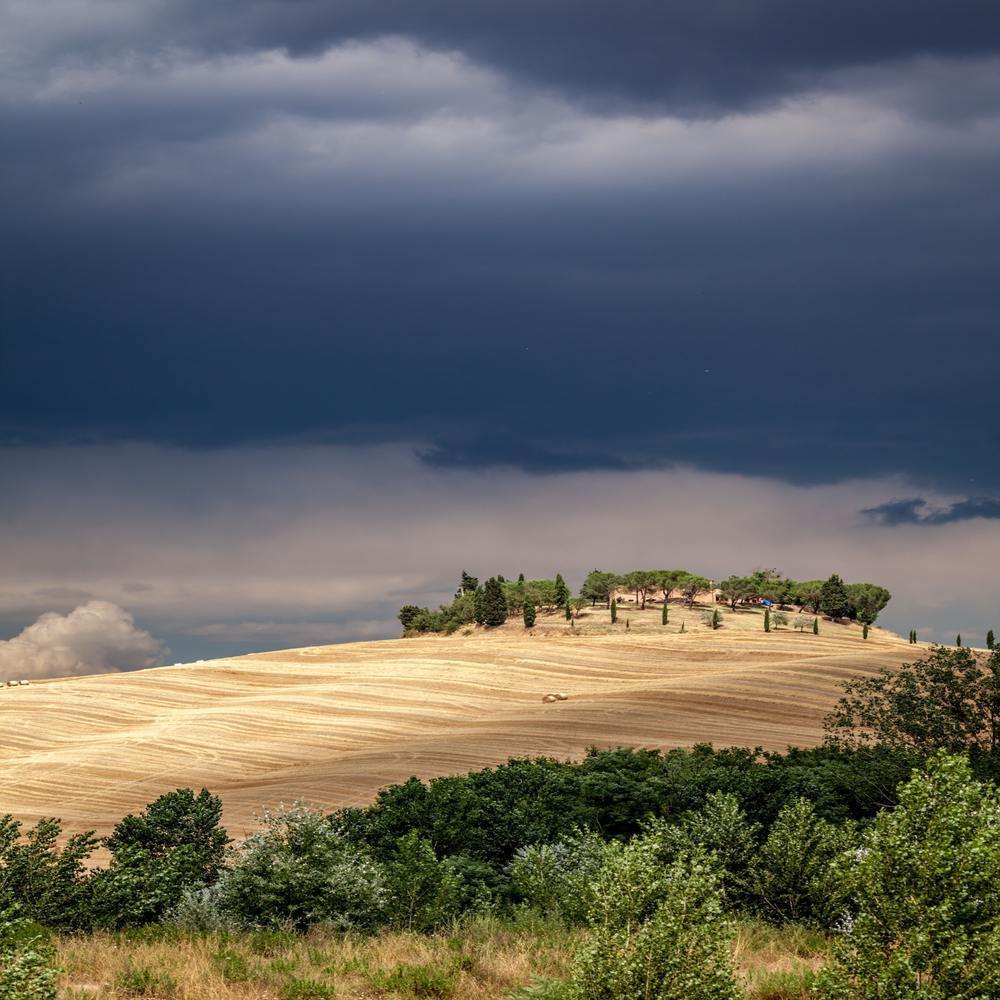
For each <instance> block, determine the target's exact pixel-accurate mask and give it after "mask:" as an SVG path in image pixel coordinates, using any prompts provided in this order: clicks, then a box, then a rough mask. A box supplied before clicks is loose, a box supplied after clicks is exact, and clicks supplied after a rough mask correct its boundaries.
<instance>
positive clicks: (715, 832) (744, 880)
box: [647, 792, 761, 906]
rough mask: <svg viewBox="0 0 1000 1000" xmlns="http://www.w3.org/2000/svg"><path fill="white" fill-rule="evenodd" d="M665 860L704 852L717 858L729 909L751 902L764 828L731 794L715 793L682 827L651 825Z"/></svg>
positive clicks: (651, 833)
mask: <svg viewBox="0 0 1000 1000" xmlns="http://www.w3.org/2000/svg"><path fill="white" fill-rule="evenodd" d="M647 830H648V832H649V835H650V836H652V837H655V838H656V839H657V841H658V843H659V845H660V849H661V852H662V854H663V856H664V857H665V858H675V857H677V856H678V855H680V854H683V853H685V852H687V853H690V852H692V851H693V850H695V849H701V850H702V851H704V852H706V853H708V854H709V855H711V856H712V857H713V859H714V860H715V862H716V866H717V869H718V871H717V874H718V876H719V884H720V889H721V890H722V892H723V894H724V896H725V899H726V902H727V904H728V905H729V906H738V905H741V904H742V903H745V902H746V901H747V899H748V874H749V870H750V867H751V864H752V863H753V860H754V857H755V856H756V853H757V849H758V847H757V845H758V840H759V838H760V831H761V825H760V824H759V823H751V822H750V821H749V820H748V819H747V815H746V813H745V812H744V811H743V808H742V807H741V806H740V802H739V799H737V798H736V796H735V795H733V794H732V793H730V792H711V793H710V794H709V795H708V797H707V798H706V800H705V804H704V806H703V807H702V808H701V809H700V810H698V811H696V812H689V813H687V814H685V815H684V816H683V817H682V818H681V821H680V823H678V824H676V825H672V824H668V823H666V822H664V821H662V820H660V821H653V822H652V823H650V824H648V826H647Z"/></svg>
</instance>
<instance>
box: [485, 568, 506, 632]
mask: <svg viewBox="0 0 1000 1000" xmlns="http://www.w3.org/2000/svg"><path fill="white" fill-rule="evenodd" d="M483 599H484V606H485V616H484V620H483V624H484V625H488V626H495V625H503V623H504V622H505V621H506V620H507V598H506V597H504V593H503V585H502V584H501V583H500V581H499V580H498V579H497V578H496V577H495V576H491V577H490V578H489V579H488V580H487V581H486V586H485V587H484V588H483Z"/></svg>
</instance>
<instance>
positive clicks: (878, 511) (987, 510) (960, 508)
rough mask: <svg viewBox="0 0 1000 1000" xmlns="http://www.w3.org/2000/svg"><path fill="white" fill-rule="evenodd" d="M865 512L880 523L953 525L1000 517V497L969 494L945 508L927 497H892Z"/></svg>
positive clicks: (864, 512)
mask: <svg viewBox="0 0 1000 1000" xmlns="http://www.w3.org/2000/svg"><path fill="white" fill-rule="evenodd" d="M862 513H863V514H865V515H867V516H868V517H869V518H870V519H871V520H873V521H876V522H878V523H879V524H886V525H896V524H925V525H938V524H953V523H954V522H956V521H971V520H975V519H977V518H982V519H984V520H997V519H998V518H1000V500H997V499H996V498H994V497H969V498H968V499H966V500H958V501H956V502H955V503H952V504H948V505H947V506H945V507H932V506H931V505H930V504H929V503H928V502H927V501H926V500H925V499H924V498H923V497H911V498H909V499H906V500H890V501H888V502H887V503H883V504H879V505H878V506H877V507H866V508H865V509H864V510H863V511H862Z"/></svg>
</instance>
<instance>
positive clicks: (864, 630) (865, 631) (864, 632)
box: [861, 622, 868, 639]
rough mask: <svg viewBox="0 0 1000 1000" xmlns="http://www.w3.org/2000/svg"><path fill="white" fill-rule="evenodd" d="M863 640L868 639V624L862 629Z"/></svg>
mask: <svg viewBox="0 0 1000 1000" xmlns="http://www.w3.org/2000/svg"><path fill="white" fill-rule="evenodd" d="M861 638H862V639H867V638H868V622H865V623H864V625H863V626H862V627H861Z"/></svg>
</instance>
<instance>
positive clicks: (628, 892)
mask: <svg viewBox="0 0 1000 1000" xmlns="http://www.w3.org/2000/svg"><path fill="white" fill-rule="evenodd" d="M658 847H659V845H658V842H657V840H656V838H652V837H640V838H637V839H636V840H633V841H632V842H631V843H629V844H627V845H622V844H617V843H616V844H612V845H611V847H610V848H609V850H608V854H607V858H606V859H605V862H604V865H603V866H602V868H601V870H600V872H599V873H598V875H597V878H596V880H595V882H594V886H593V890H592V892H593V902H592V903H591V905H590V910H589V913H588V917H587V922H588V924H589V926H590V928H591V935H590V939H589V940H588V942H587V943H586V945H585V946H584V947H583V949H582V951H581V953H580V956H579V958H578V959H577V963H576V968H575V969H574V974H573V996H574V997H575V998H578V1000H626V998H627V1000H633V998H634V1000H654V998H655V1000H738V998H739V996H740V992H739V990H738V988H737V986H736V981H735V977H734V975H733V972H732V969H731V968H730V964H729V922H728V920H727V918H726V916H725V913H724V905H723V897H722V893H721V891H720V888H719V882H718V875H717V873H716V871H715V866H714V864H713V863H712V861H711V859H710V858H707V857H705V856H703V855H698V854H694V855H687V854H682V855H681V856H679V857H677V858H676V859H674V860H672V861H667V860H665V859H664V858H663V856H662V854H661V852H660V851H659V849H658Z"/></svg>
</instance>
